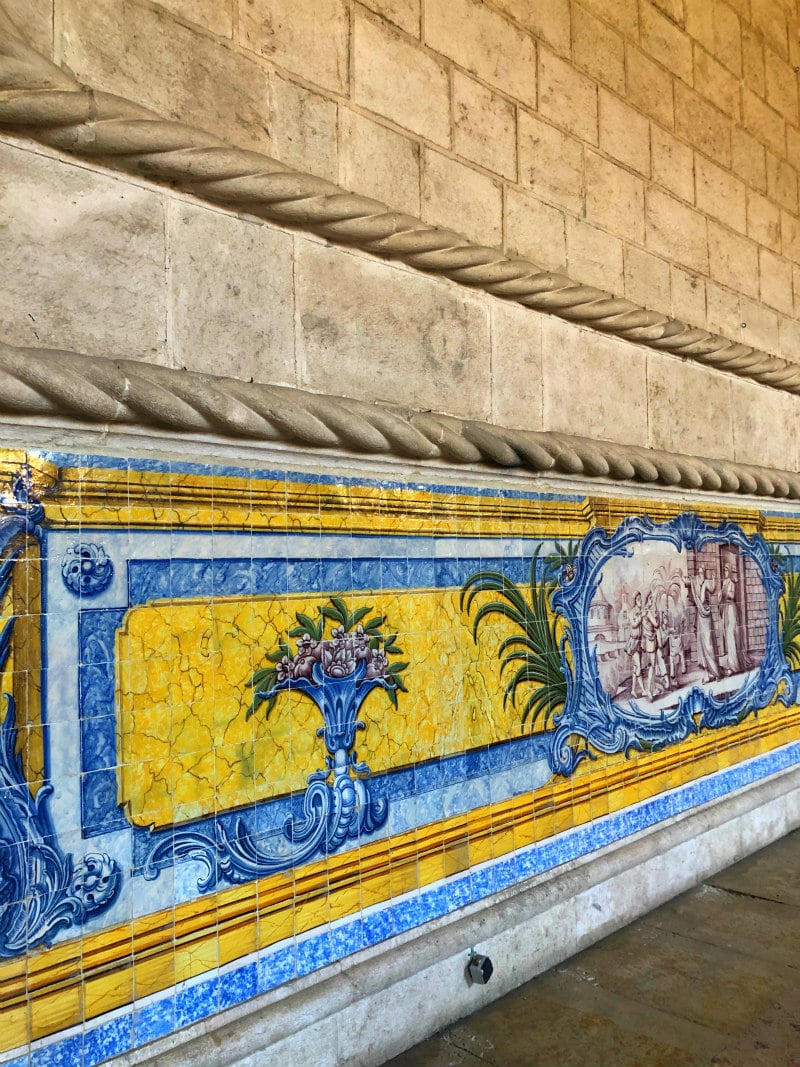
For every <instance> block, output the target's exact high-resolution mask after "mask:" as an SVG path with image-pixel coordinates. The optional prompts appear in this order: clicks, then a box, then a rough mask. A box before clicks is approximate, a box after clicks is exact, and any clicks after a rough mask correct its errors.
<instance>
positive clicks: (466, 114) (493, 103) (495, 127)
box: [453, 70, 517, 180]
mask: <svg viewBox="0 0 800 1067" xmlns="http://www.w3.org/2000/svg"><path fill="white" fill-rule="evenodd" d="M453 147H454V149H455V151H456V152H457V153H458V155H460V156H464V157H465V158H466V159H471V160H472V161H473V162H474V163H477V164H478V165H479V166H481V167H485V168H486V169H487V170H492V171H494V172H495V174H502V175H503V176H504V177H506V178H511V179H512V180H513V179H516V176H517V123H516V110H515V108H514V105H513V104H512V103H510V102H509V101H508V100H506V99H505V98H504V97H502V96H499V95H498V94H497V93H493V92H492V91H491V90H489V89H487V88H486V87H485V86H483V85H481V84H480V82H476V81H475V80H474V79H473V78H468V77H467V76H466V75H465V74H462V73H461V72H460V71H458V70H454V71H453Z"/></svg>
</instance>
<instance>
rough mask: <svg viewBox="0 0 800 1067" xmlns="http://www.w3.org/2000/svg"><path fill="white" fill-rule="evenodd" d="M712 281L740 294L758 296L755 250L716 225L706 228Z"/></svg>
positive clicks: (750, 243)
mask: <svg viewBox="0 0 800 1067" xmlns="http://www.w3.org/2000/svg"><path fill="white" fill-rule="evenodd" d="M708 256H709V265H710V269H711V277H712V278H714V279H715V280H716V281H718V282H721V283H722V284H723V285H728V286H730V287H731V288H732V289H738V290H739V292H742V293H747V294H748V295H750V296H756V297H757V296H758V247H757V245H755V244H754V243H753V242H752V241H748V239H747V238H746V237H740V236H739V235H738V234H735V233H731V231H730V230H728V229H726V228H725V227H724V226H720V225H718V224H717V223H716V222H709V224H708Z"/></svg>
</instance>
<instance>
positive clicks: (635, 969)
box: [387, 830, 800, 1067]
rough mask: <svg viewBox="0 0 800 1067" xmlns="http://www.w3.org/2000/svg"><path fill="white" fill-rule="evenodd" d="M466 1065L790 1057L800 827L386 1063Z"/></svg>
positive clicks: (799, 926) (717, 1065)
mask: <svg viewBox="0 0 800 1067" xmlns="http://www.w3.org/2000/svg"><path fill="white" fill-rule="evenodd" d="M478 1064H485V1065H491V1067H711V1065H714V1067H800V830H798V831H795V832H794V833H792V834H789V835H788V836H787V837H785V838H783V840H781V841H778V842H776V843H775V844H774V845H771V846H770V847H769V848H766V849H764V850H763V851H762V852H759V853H756V855H754V856H751V857H750V858H749V859H746V860H744V861H743V862H741V863H738V864H736V866H734V867H729V868H728V869H727V870H725V871H722V872H721V873H720V874H718V875H716V876H715V877H713V878H709V879H708V880H707V881H706V882H705V883H704V884H703V885H700V886H698V887H697V888H696V889H694V890H692V891H691V892H690V893H686V894H685V895H684V896H682V897H679V898H677V899H676V900H674V901H673V902H672V903H670V904H667V905H665V906H664V907H662V908H659V909H658V910H657V911H655V912H652V913H651V914H650V915H648V916H646V917H645V918H644V919H640V920H639V921H638V922H635V923H633V924H632V925H631V926H629V927H627V928H626V929H624V930H621V931H619V933H616V934H613V935H612V936H611V937H608V938H606V939H605V940H604V941H601V942H599V943H598V944H597V945H594V946H593V947H592V948H590V949H588V950H587V951H585V952H582V953H581V954H580V955H579V956H575V957H574V958H573V959H571V960H568V961H566V962H565V963H564V964H562V965H561V966H559V967H556V968H554V969H553V970H551V971H548V972H547V973H546V974H543V975H541V976H540V977H539V978H535V979H534V980H533V981H532V982H529V983H528V984H527V985H524V986H522V987H521V988H520V989H518V990H516V991H515V992H513V993H510V994H509V995H508V996H505V997H503V998H502V999H501V1000H498V1001H496V1002H495V1003H494V1004H492V1005H490V1006H489V1007H488V1008H485V1009H484V1010H483V1011H480V1012H478V1013H477V1014H475V1015H473V1016H471V1017H469V1018H467V1019H464V1020H462V1021H461V1022H459V1023H457V1024H456V1025H454V1026H452V1027H450V1028H448V1029H447V1030H445V1031H444V1032H443V1033H441V1034H439V1035H438V1036H437V1037H435V1038H432V1039H431V1040H430V1041H426V1042H425V1043H424V1044H421V1045H418V1046H417V1047H416V1048H413V1049H411V1050H410V1051H408V1052H406V1053H404V1054H403V1055H402V1056H399V1057H397V1058H396V1059H394V1060H392V1061H391V1067H476V1065H478ZM387 1067H389V1065H387Z"/></svg>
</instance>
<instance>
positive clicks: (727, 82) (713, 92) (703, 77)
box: [694, 48, 741, 120]
mask: <svg viewBox="0 0 800 1067" xmlns="http://www.w3.org/2000/svg"><path fill="white" fill-rule="evenodd" d="M694 87H695V89H696V90H697V92H698V93H700V95H701V96H703V97H705V99H706V100H710V101H711V103H712V104H715V105H716V106H717V107H718V108H719V109H720V110H721V111H724V112H725V113H726V114H727V115H730V117H731V118H732V119H735V120H738V118H739V115H740V111H741V104H740V94H739V81H738V79H737V78H735V77H734V76H733V74H731V72H730V71H729V70H728V69H727V68H726V67H723V66H722V64H721V63H718V62H717V61H716V59H714V58H713V57H712V56H710V55H709V54H708V53H707V52H703V51H702V50H701V49H699V48H697V49H695V53H694Z"/></svg>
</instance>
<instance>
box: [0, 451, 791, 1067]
mask: <svg viewBox="0 0 800 1067" xmlns="http://www.w3.org/2000/svg"><path fill="white" fill-rule="evenodd" d="M196 447H197V446H195V445H190V446H189V448H190V449H191V448H196ZM279 454H280V453H278V452H277V451H276V452H275V453H274V456H278V455H279ZM152 455H153V454H152V453H151V458H149V459H146V460H145V459H141V458H137V456H136V455H125V454H119V453H118V454H117V455H112V456H102V455H93V454H67V453H53V452H47V451H44V450H39V451H36V450H34V451H27V452H26V451H10V450H4V451H2V452H1V453H0V481H2V493H1V494H0V684H1V685H2V695H3V704H2V711H0V1003H2V1005H3V1014H2V1018H3V1026H2V1029H0V1046H1V1047H0V1062H1V1063H5V1064H13V1065H14V1067H22V1065H26V1067H28V1065H30V1067H34V1065H35V1067H58V1065H61V1064H81V1063H82V1064H83V1065H84V1067H91V1065H93V1064H97V1063H101V1062H103V1061H105V1060H107V1059H109V1058H111V1057H114V1056H116V1055H119V1054H121V1053H124V1052H128V1051H130V1050H132V1049H136V1048H138V1047H141V1046H144V1045H146V1044H147V1043H148V1042H150V1041H153V1040H155V1039H157V1038H160V1037H164V1036H166V1035H169V1034H172V1033H174V1032H178V1031H180V1030H181V1029H182V1028H184V1027H186V1026H188V1025H189V1024H191V1023H194V1022H197V1021H199V1020H202V1019H206V1018H210V1017H212V1016H214V1015H216V1014H217V1013H218V1012H220V1011H222V1010H224V1009H226V1008H230V1007H233V1006H235V1005H237V1004H239V1003H243V1002H245V1001H247V1000H248V999H250V998H252V997H255V996H257V995H259V994H261V993H264V992H266V991H267V990H270V989H274V988H276V987H278V986H282V985H285V984H287V983H291V982H292V981H293V980H294V979H296V978H298V977H301V976H305V975H310V974H311V973H313V972H314V971H317V970H319V969H321V968H323V967H325V966H326V965H327V964H329V963H331V962H333V961H338V960H342V959H346V957H347V956H348V955H350V954H354V953H357V952H359V950H361V949H363V948H365V947H368V946H371V945H377V944H380V943H386V942H388V941H389V939H391V938H392V937H394V936H395V935H398V934H402V933H404V932H408V931H411V930H414V929H415V928H418V927H421V926H423V924H425V923H427V922H430V921H431V920H435V919H440V918H441V917H443V916H446V915H449V914H452V913H454V912H456V911H458V909H460V908H462V907H463V906H465V905H468V904H474V903H478V902H481V901H486V902H490V901H491V900H492V899H496V895H497V894H498V892H500V891H501V890H503V889H507V888H510V887H514V886H518V885H520V884H521V883H522V882H524V880H525V879H527V878H529V877H530V876H532V875H541V874H542V873H545V872H549V871H553V872H556V871H557V870H558V868H559V867H561V866H562V865H563V864H565V863H567V862H568V861H570V860H575V859H577V858H579V857H581V856H584V855H588V854H590V853H592V852H594V851H596V850H599V849H601V848H603V847H604V846H607V845H610V844H612V843H614V842H617V841H621V840H623V839H625V838H628V837H630V836H631V835H633V834H635V833H637V832H638V831H640V830H642V829H643V828H646V827H649V826H655V825H658V824H666V821H667V820H670V819H672V818H673V817H674V816H676V815H679V814H681V813H683V812H687V811H689V810H691V809H693V808H697V807H699V806H701V805H703V804H704V803H706V802H708V801H710V800H712V799H715V798H720V797H723V796H725V795H726V794H728V793H732V792H733V791H735V790H737V789H740V788H741V787H743V786H745V785H747V784H749V783H753V782H755V781H757V780H759V779H766V778H768V777H770V776H772V775H774V774H776V773H777V772H779V771H781V770H784V769H785V768H787V767H790V766H792V765H794V764H796V763H798V762H799V761H800V732H799V731H798V725H797V723H798V707H797V704H798V683H799V680H800V506H798V505H795V504H793V503H789V502H785V501H781V502H780V503H779V502H770V501H756V500H753V499H750V500H745V499H742V498H741V497H739V498H733V497H725V496H723V495H715V496H713V497H712V496H710V495H709V494H706V495H705V496H704V497H702V496H693V495H692V494H686V493H684V494H679V493H677V492H675V491H669V490H663V491H657V490H653V491H649V492H648V493H647V494H646V495H645V496H643V497H642V498H641V499H638V498H637V497H636V496H635V495H634V494H633V492H632V491H631V490H624V489H619V490H617V491H616V493H615V492H614V490H613V489H612V488H604V486H603V485H601V484H599V483H595V484H593V485H590V484H589V483H588V482H587V481H585V480H583V481H581V480H578V479H574V480H572V481H570V480H568V479H563V478H562V480H561V482H560V483H559V488H557V489H556V486H555V483H553V484H552V485H550V486H549V489H542V488H541V487H542V486H545V485H546V484H547V483H545V482H544V481H542V480H539V481H538V482H536V483H532V482H531V481H523V480H522V479H520V478H514V477H511V476H506V475H503V474H494V475H486V474H483V473H482V474H478V473H470V472H469V471H467V470H464V469H462V470H458V471H456V470H455V469H452V468H451V469H449V470H448V469H447V468H446V467H445V466H436V467H435V466H433V465H431V466H429V467H427V468H425V467H417V468H415V471H414V475H413V480H412V478H411V477H409V478H408V479H405V480H404V478H403V477H402V475H400V474H399V473H398V474H397V475H395V477H394V479H393V480H381V478H380V477H377V476H376V471H377V468H376V467H371V465H370V461H368V460H364V461H358V462H354V461H350V465H349V466H348V467H347V468H346V470H345V469H344V468H343V471H344V473H342V474H341V475H337V474H336V473H330V466H328V465H327V463H326V461H325V460H324V459H323V458H321V457H320V458H317V459H314V460H312V461H310V462H309V463H308V464H306V470H305V472H304V473H302V472H300V471H296V470H293V469H291V467H289V468H288V469H286V468H284V467H281V469H277V467H276V466H275V465H274V462H273V468H271V469H269V468H267V467H266V466H265V465H259V464H257V463H253V464H252V465H248V466H244V465H242V463H243V461H242V460H241V459H240V460H237V462H238V463H239V464H240V465H239V466H231V467H225V466H218V465H210V464H208V463H203V462H199V461H195V457H193V455H192V454H191V452H189V451H188V450H187V452H186V454H185V455H184V457H183V458H181V459H180V460H178V459H175V458H170V457H169V456H168V454H167V453H166V452H165V453H163V456H164V458H163V459H159V458H155V459H154V458H152ZM155 455H156V456H158V455H159V453H157V452H156V453H155ZM396 469H397V471H398V472H399V471H400V470H401V468H400V467H399V466H398V467H397V468H396ZM315 471H316V472H315ZM421 471H422V472H424V474H421V473H420V472H421ZM533 484H535V485H536V486H538V487H540V488H538V489H537V490H536V491H534V489H533V488H530V486H531V485H533ZM564 486H567V487H568V488H567V489H566V490H565V489H564ZM552 490H556V491H552Z"/></svg>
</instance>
